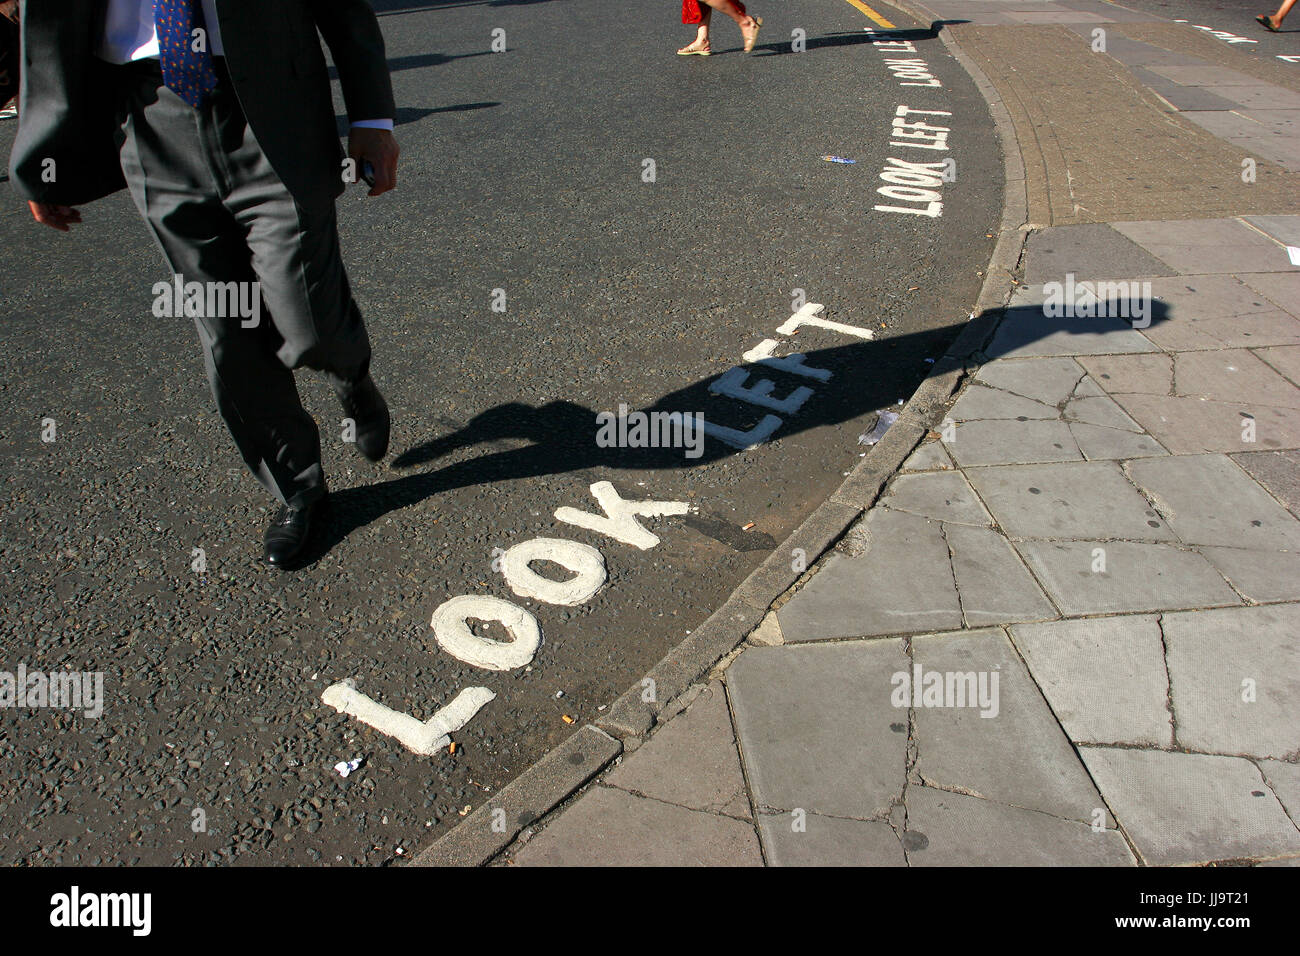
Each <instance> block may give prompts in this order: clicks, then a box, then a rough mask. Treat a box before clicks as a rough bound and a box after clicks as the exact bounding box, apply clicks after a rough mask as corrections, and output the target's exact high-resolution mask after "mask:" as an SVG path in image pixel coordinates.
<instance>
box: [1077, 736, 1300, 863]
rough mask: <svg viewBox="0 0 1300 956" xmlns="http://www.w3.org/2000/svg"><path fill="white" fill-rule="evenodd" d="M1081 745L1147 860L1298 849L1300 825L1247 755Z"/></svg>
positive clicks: (1183, 860)
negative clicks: (1283, 806)
mask: <svg viewBox="0 0 1300 956" xmlns="http://www.w3.org/2000/svg"><path fill="white" fill-rule="evenodd" d="M1080 752H1081V754H1082V755H1083V760H1084V762H1085V763H1086V764H1087V765H1088V769H1089V770H1090V771H1091V772H1092V776H1093V779H1094V780H1096V781H1097V785H1098V786H1099V787H1100V788H1101V792H1102V793H1103V794H1104V795H1105V797H1106V802H1107V803H1108V804H1109V805H1110V807H1111V809H1112V810H1114V811H1115V816H1116V817H1117V818H1118V819H1119V822H1120V826H1121V827H1123V829H1124V831H1125V832H1126V833H1127V834H1128V836H1129V839H1131V840H1132V841H1133V845H1134V846H1136V847H1137V850H1138V853H1140V854H1141V855H1142V858H1143V859H1144V860H1145V861H1146V862H1147V863H1149V864H1154V865H1158V866H1169V865H1174V864H1179V863H1206V862H1210V861H1213V860H1239V859H1247V858H1251V857H1273V856H1280V855H1283V854H1288V853H1290V854H1294V853H1297V852H1300V831H1297V830H1296V828H1295V825H1294V824H1293V823H1292V822H1291V821H1290V820H1289V819H1288V818H1287V815H1286V811H1285V810H1284V809H1283V808H1282V804H1281V803H1279V802H1278V800H1277V798H1276V797H1274V796H1273V795H1272V793H1271V792H1269V790H1268V787H1267V785H1266V784H1265V783H1264V778H1263V775H1262V774H1261V773H1260V771H1259V770H1258V769H1257V768H1256V767H1255V765H1254V764H1252V763H1251V762H1250V761H1248V760H1245V759H1243V758H1241V757H1218V756H1207V755H1204V754H1188V753H1169V752H1167V751H1159V750H1117V749H1112V748H1109V747H1084V748H1081V751H1080ZM1255 794H1260V795H1259V796H1255Z"/></svg>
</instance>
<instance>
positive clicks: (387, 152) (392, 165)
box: [348, 126, 398, 196]
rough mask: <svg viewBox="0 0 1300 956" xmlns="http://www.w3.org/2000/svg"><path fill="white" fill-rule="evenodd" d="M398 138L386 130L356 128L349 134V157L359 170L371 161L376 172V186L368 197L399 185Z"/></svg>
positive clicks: (365, 127)
mask: <svg viewBox="0 0 1300 956" xmlns="http://www.w3.org/2000/svg"><path fill="white" fill-rule="evenodd" d="M397 153H398V149H397V138H396V137H395V136H393V134H392V132H391V131H389V130H386V129H371V128H370V127H367V126H354V127H352V131H351V132H350V133H348V155H349V156H350V157H352V159H353V161H355V162H356V164H357V170H358V171H360V170H361V169H362V168H363V164H364V163H365V162H366V161H367V160H369V161H370V165H371V166H372V167H374V170H375V185H374V186H373V187H372V188H371V190H370V192H368V193H366V195H367V196H378V195H379V194H380V193H386V192H388V190H390V189H392V188H393V187H394V186H396V185H397Z"/></svg>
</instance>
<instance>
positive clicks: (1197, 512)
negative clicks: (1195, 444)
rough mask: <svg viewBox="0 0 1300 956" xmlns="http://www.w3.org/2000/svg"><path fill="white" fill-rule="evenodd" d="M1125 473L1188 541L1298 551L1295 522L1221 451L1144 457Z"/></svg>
mask: <svg viewBox="0 0 1300 956" xmlns="http://www.w3.org/2000/svg"><path fill="white" fill-rule="evenodd" d="M1128 473H1129V475H1130V476H1132V478H1133V480H1134V481H1135V482H1136V483H1137V484H1138V485H1139V486H1140V487H1141V488H1142V489H1143V490H1144V491H1146V492H1147V494H1148V495H1150V496H1152V500H1153V501H1155V502H1156V504H1157V506H1158V507H1159V508H1160V509H1161V510H1162V511H1164V514H1165V520H1166V521H1168V523H1169V526H1170V527H1171V528H1173V530H1174V533H1175V534H1177V535H1178V536H1179V537H1180V538H1182V539H1183V540H1184V541H1186V542H1188V543H1190V544H1208V545H1221V544H1230V545H1232V546H1233V547H1238V548H1257V549H1261V550H1265V551H1290V550H1300V521H1297V520H1296V518H1295V516H1294V515H1292V514H1291V513H1290V512H1289V511H1287V510H1286V509H1285V508H1283V507H1282V506H1281V505H1279V504H1278V503H1277V501H1275V500H1274V499H1273V496H1272V495H1270V494H1269V493H1268V492H1266V491H1265V490H1264V489H1263V488H1261V487H1260V486H1259V484H1258V483H1257V482H1255V481H1254V479H1252V478H1251V477H1250V476H1249V475H1248V474H1246V473H1245V472H1244V471H1242V469H1241V468H1239V467H1238V466H1237V465H1236V464H1235V463H1233V461H1232V460H1231V459H1229V458H1228V457H1227V456H1225V455H1179V456H1169V457H1165V458H1144V459H1142V460H1139V461H1134V462H1132V463H1130V464H1129V465H1128Z"/></svg>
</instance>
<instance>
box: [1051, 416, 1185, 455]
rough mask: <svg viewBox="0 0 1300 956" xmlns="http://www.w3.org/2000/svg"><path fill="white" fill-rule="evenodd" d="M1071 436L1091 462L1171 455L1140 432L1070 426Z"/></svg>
mask: <svg viewBox="0 0 1300 956" xmlns="http://www.w3.org/2000/svg"><path fill="white" fill-rule="evenodd" d="M1070 434H1071V435H1073V436H1074V440H1075V442H1076V443H1077V444H1078V446H1079V450H1080V451H1081V452H1083V457H1084V458H1086V459H1088V460H1089V461H1102V460H1106V459H1111V460H1118V459H1127V458H1148V457H1150V456H1152V455H1167V454H1169V453H1168V452H1167V451H1165V449H1164V448H1163V447H1161V445H1160V443H1159V442H1158V441H1156V440H1155V439H1154V438H1152V437H1151V436H1150V435H1145V434H1141V433H1138V432H1130V431H1124V430H1123V429H1118V428H1102V427H1099V426H1097V425H1083V424H1074V425H1071V426H1070Z"/></svg>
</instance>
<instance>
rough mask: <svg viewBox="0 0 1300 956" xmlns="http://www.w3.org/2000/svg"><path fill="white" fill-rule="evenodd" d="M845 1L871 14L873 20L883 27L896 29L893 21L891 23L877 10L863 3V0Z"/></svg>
mask: <svg viewBox="0 0 1300 956" xmlns="http://www.w3.org/2000/svg"><path fill="white" fill-rule="evenodd" d="M845 2H846V3H849V4H852V5H853V6H855V7H857V8H858V9H859V10H861V11H862V12H863V13H865V14H866V15H867V16H869V17H870V18H871V19H872V20H874V21H876V23H879V24H880V25H881V26H882V27H889V28H890V29H891V30H892V29H894V25H893V24H892V23H890V22H889V21H888V20H886V19H885V18H884V17H882V16H881V15H880V14H878V13H877V12H876V11H875V10H872V9H871V8H870V7H869V6H867V5H866V4H865V3H863V2H862V0H845Z"/></svg>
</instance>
